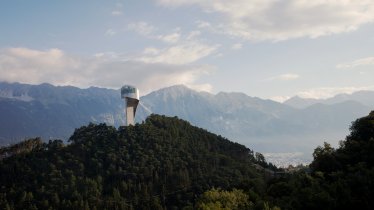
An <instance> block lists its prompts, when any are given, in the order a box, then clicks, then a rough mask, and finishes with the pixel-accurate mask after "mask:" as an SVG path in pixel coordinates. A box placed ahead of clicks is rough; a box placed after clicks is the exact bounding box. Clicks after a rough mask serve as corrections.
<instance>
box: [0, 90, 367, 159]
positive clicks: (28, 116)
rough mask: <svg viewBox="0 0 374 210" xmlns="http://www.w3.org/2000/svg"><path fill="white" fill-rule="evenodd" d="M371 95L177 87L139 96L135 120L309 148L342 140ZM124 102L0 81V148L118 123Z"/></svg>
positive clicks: (253, 143)
mask: <svg viewBox="0 0 374 210" xmlns="http://www.w3.org/2000/svg"><path fill="white" fill-rule="evenodd" d="M373 93H374V92H372V91H368V92H367V93H366V92H360V93H357V94H352V96H354V97H353V98H352V97H348V99H349V100H343V99H344V96H337V97H336V98H335V99H334V100H333V99H331V100H328V101H327V102H326V103H314V101H313V103H312V104H310V105H308V106H307V107H306V108H295V107H294V106H292V105H290V101H288V102H285V103H278V102H275V101H272V100H264V99H260V98H257V97H251V96H247V95H246V94H244V93H226V92H220V93H218V94H211V93H207V92H197V91H194V90H192V89H189V88H187V87H186V86H183V85H177V86H172V87H167V88H163V89H160V90H157V91H154V92H151V93H149V94H147V95H145V96H143V97H141V99H140V106H139V107H138V110H137V116H136V120H137V122H141V121H143V120H144V119H145V118H146V117H147V116H149V115H150V114H151V113H155V114H163V115H167V116H178V117H179V118H181V119H184V120H187V121H189V122H191V123H192V124H193V125H196V126H199V127H202V128H205V129H207V130H209V131H211V132H214V133H217V134H220V135H222V136H225V137H227V138H229V139H232V140H234V141H237V142H239V143H242V144H245V145H247V146H249V147H251V148H254V149H255V150H256V151H260V152H300V151H302V152H309V153H311V151H312V150H313V149H314V148H315V147H316V146H317V145H320V144H321V142H323V141H324V140H334V141H335V142H333V143H337V142H338V140H340V139H343V138H344V135H345V134H346V133H347V132H348V128H349V125H350V123H351V121H353V120H354V119H356V118H358V117H361V116H364V115H367V113H369V111H370V110H371V109H373V107H374V106H369V105H370V103H371V101H374V96H372V94H373ZM366 94H367V95H368V96H367V97H366V96H365V95H366ZM334 101H335V102H336V103H333V102H334ZM291 102H292V100H291ZM123 106H124V103H123V101H122V100H121V98H120V93H119V90H112V89H105V88H96V87H91V88H87V89H80V88H76V87H71V86H63V87H61V86H53V85H50V84H41V85H25V84H19V83H13V84H9V83H0V145H4V144H8V143H11V142H16V141H20V140H22V139H24V138H25V137H35V136H41V137H43V138H44V139H50V138H52V139H53V138H63V139H66V138H67V137H68V136H70V135H71V134H72V133H73V131H74V129H75V128H77V127H80V126H82V125H86V124H87V123H88V122H94V123H102V122H104V123H106V124H108V125H114V126H119V125H123V124H124V114H123V108H124V107H123Z"/></svg>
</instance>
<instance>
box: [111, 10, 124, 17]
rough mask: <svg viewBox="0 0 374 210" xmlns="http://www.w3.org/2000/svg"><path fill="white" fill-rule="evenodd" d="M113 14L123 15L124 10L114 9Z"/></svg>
mask: <svg viewBox="0 0 374 210" xmlns="http://www.w3.org/2000/svg"><path fill="white" fill-rule="evenodd" d="M111 14H112V15H113V16H120V15H122V14H123V13H122V11H119V10H113V11H112V13H111Z"/></svg>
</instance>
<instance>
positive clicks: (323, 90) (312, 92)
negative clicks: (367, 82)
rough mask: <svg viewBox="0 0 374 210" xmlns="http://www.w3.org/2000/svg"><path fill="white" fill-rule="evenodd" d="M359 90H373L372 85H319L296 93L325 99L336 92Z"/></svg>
mask: <svg viewBox="0 0 374 210" xmlns="http://www.w3.org/2000/svg"><path fill="white" fill-rule="evenodd" d="M360 90H374V86H362V87H320V88H313V89H309V90H305V91H300V92H298V93H297V95H298V96H300V97H302V98H315V99H325V98H330V97H333V96H335V95H337V94H341V93H347V94H351V93H353V92H356V91H360Z"/></svg>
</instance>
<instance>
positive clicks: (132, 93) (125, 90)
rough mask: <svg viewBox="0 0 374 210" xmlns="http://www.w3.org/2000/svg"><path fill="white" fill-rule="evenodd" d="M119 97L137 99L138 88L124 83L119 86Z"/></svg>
mask: <svg viewBox="0 0 374 210" xmlns="http://www.w3.org/2000/svg"><path fill="white" fill-rule="evenodd" d="M121 98H132V99H136V100H139V89H138V88H136V87H134V86H131V85H124V86H122V88H121Z"/></svg>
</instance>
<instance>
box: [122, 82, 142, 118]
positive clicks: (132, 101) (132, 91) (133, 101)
mask: <svg viewBox="0 0 374 210" xmlns="http://www.w3.org/2000/svg"><path fill="white" fill-rule="evenodd" d="M121 98H123V99H125V117H126V125H134V124H135V113H136V108H137V107H138V104H139V90H138V89H137V88H136V87H134V86H130V85H125V86H123V87H122V88H121Z"/></svg>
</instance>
